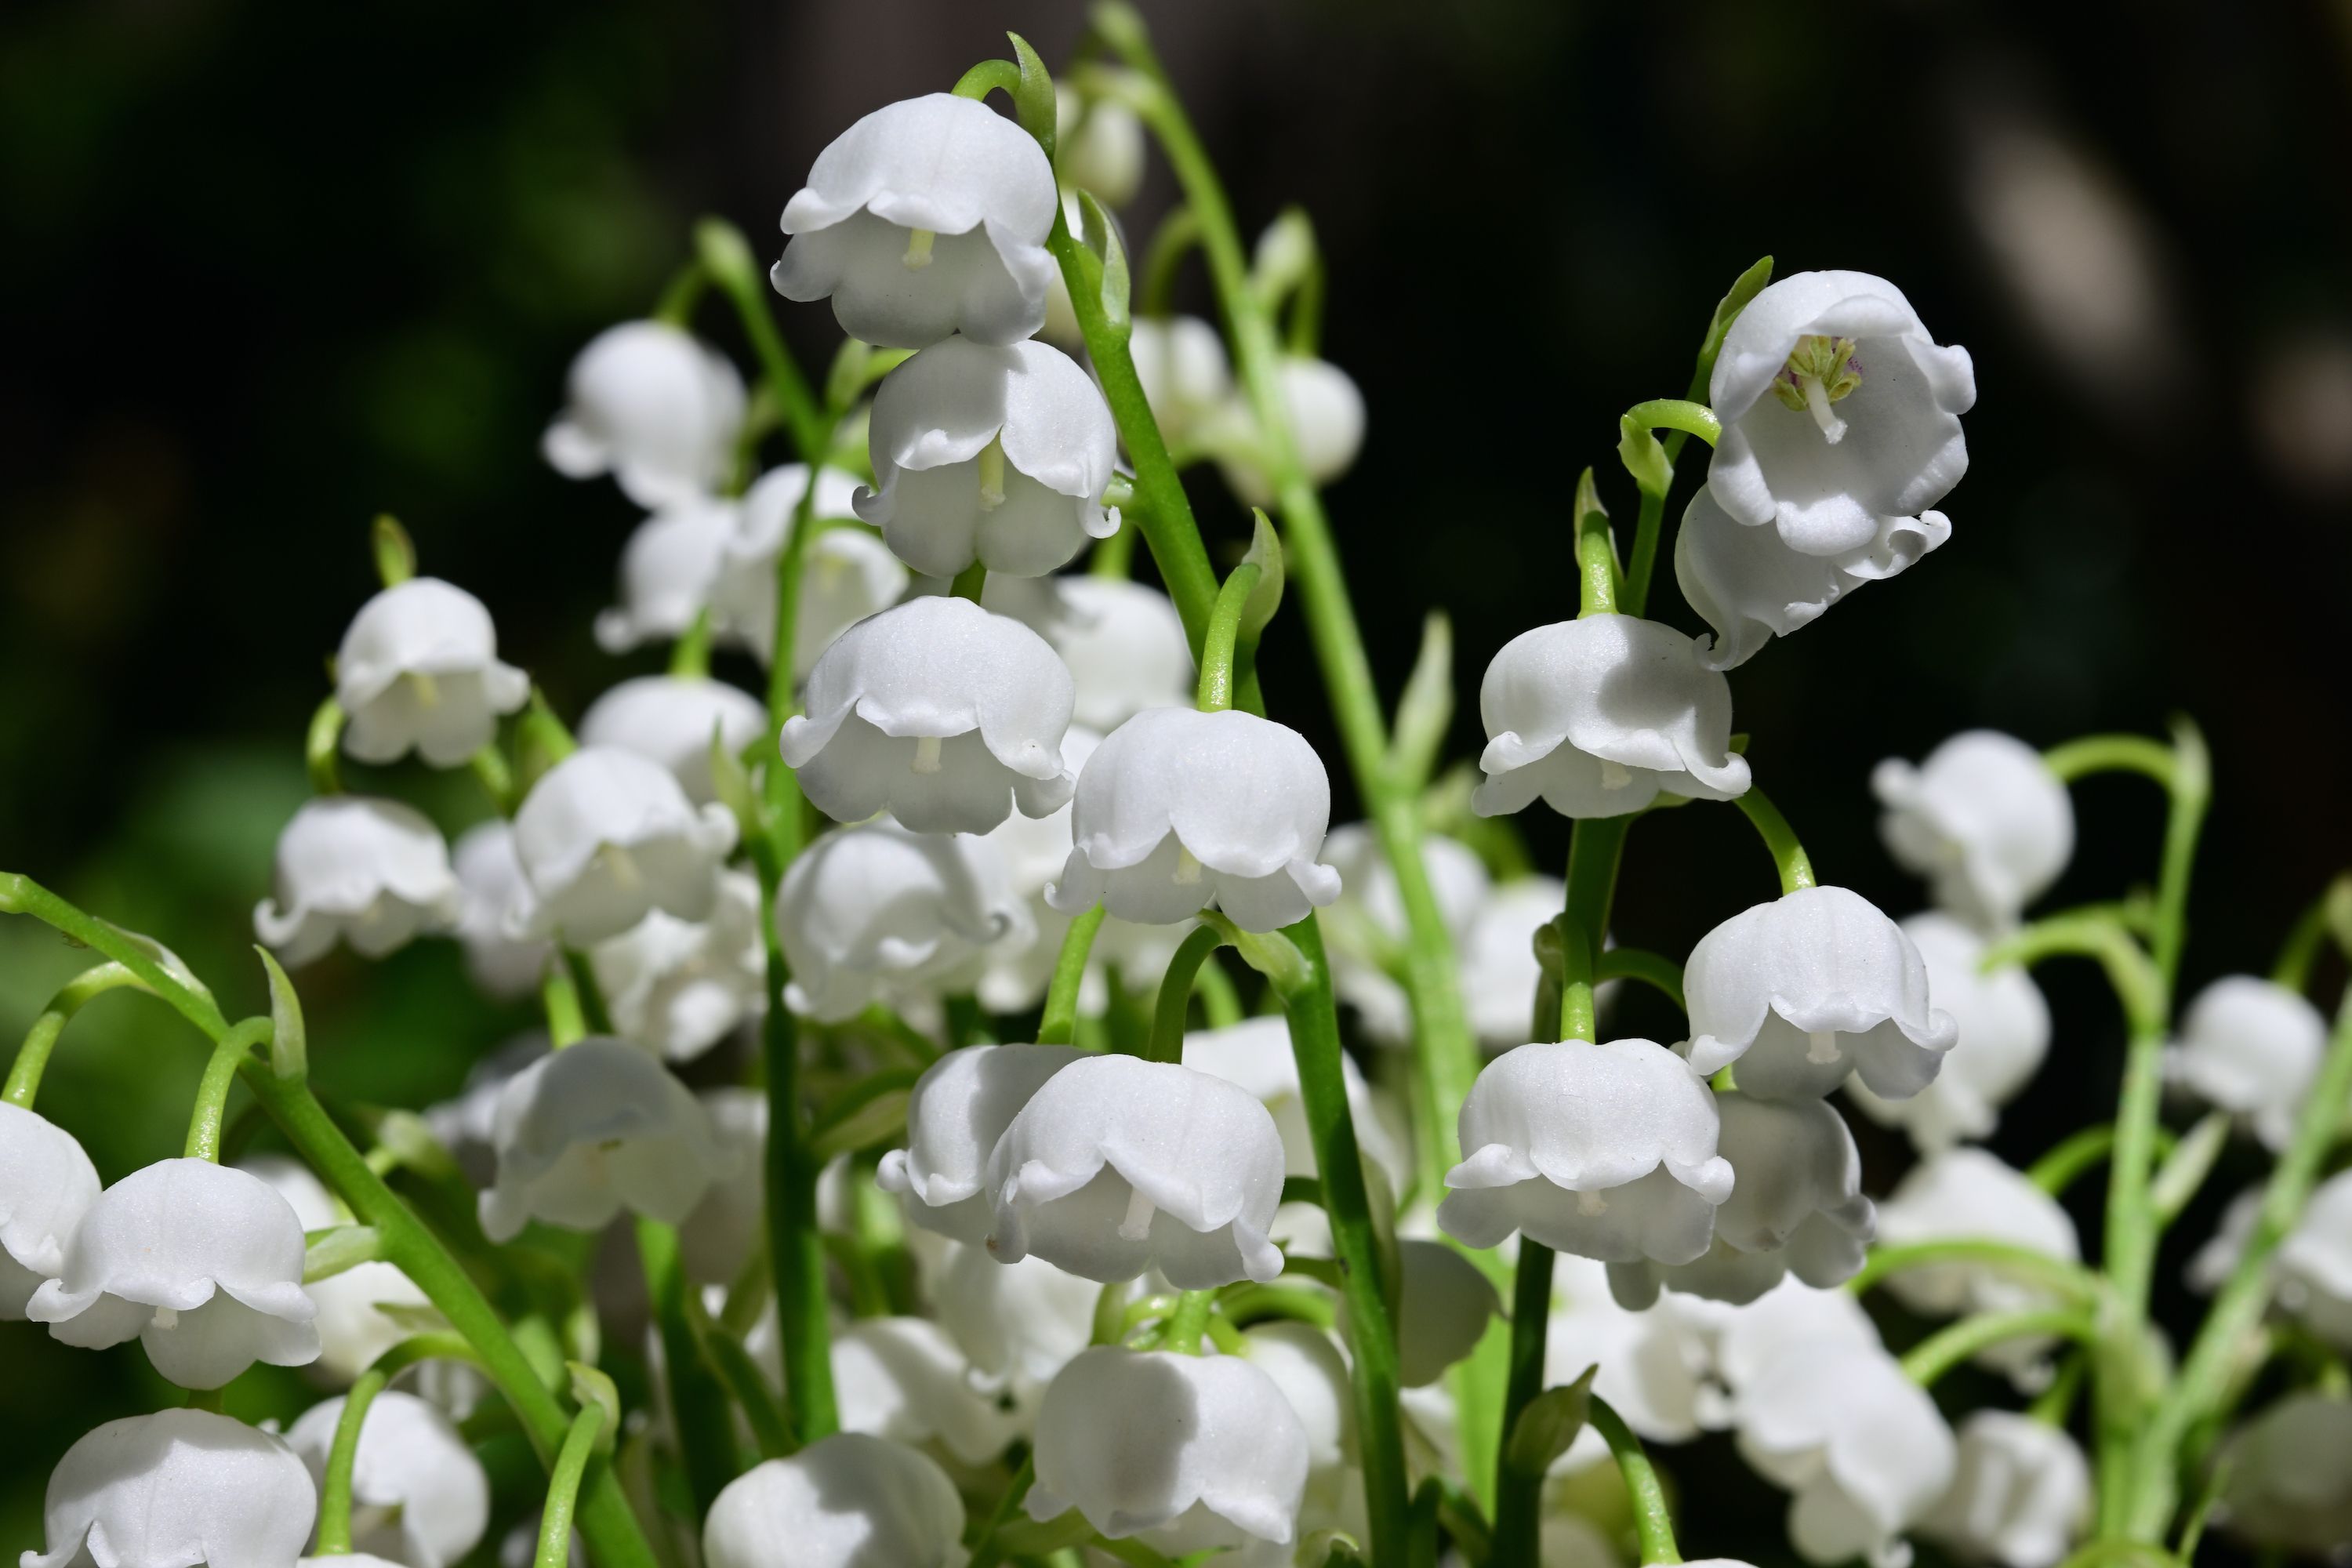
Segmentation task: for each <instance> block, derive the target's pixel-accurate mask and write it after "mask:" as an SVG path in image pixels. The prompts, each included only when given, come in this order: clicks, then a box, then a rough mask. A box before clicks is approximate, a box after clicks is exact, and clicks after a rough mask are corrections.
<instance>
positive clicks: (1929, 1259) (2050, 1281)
mask: <svg viewBox="0 0 2352 1568" xmlns="http://www.w3.org/2000/svg"><path fill="white" fill-rule="evenodd" d="M1946 1263H1971V1264H1978V1265H1980V1266H1983V1267H1986V1268H1995V1269H1998V1270H2000V1272H2002V1273H2004V1274H2011V1275H2014V1276H2016V1277H2017V1278H2018V1279H2023V1280H2026V1281H2028V1282H2030V1283H2032V1284H2034V1285H2040V1286H2045V1287H2047V1288H2049V1289H2053V1290H2055V1291H2057V1292H2058V1293H2059V1294H2060V1295H2062V1296H2064V1297H2065V1298H2066V1299H2067V1300H2070V1301H2074V1302H2076V1303H2078V1304H2083V1305H2088V1304H2089V1303H2091V1302H2094V1301H2096V1300H2098V1298H2099V1285H2098V1281H2097V1280H2096V1279H2095V1278H2094V1277H2093V1276H2092V1275H2091V1274H2089V1273H2088V1272H2086V1271H2085V1270H2084V1268H2082V1266H2081V1265H2079V1264H2074V1263H2069V1262H2067V1261H2066V1260H2065V1259H2064V1258H2053V1257H2051V1256H2050V1255H2049V1254H2048V1253H2046V1252H2036V1251H2034V1250H2033V1249H2032V1247H2020V1246H2018V1245H2017V1244H2016V1243H2015V1242H2011V1241H1987V1240H1978V1239H1976V1238H1974V1237H1958V1238H1954V1239H1951V1240H1948V1241H1915V1242H1908V1243H1906V1244H1905V1245H1903V1246H1900V1247H1873V1248H1871V1250H1870V1254H1869V1256H1868V1257H1866V1258H1864V1259H1863V1264H1862V1268H1861V1269H1860V1270H1859V1271H1858V1272H1856V1273H1855V1275H1854V1277H1853V1279H1849V1280H1847V1281H1846V1289H1849V1290H1851V1291H1853V1293H1854V1294H1855V1295H1857V1296H1859V1295H1861V1294H1862V1293H1863V1292H1864V1291H1865V1290H1868V1289H1870V1288H1871V1287H1872V1286H1874V1285H1875V1284H1877V1283H1878V1282H1879V1281H1880V1280H1882V1279H1885V1278H1886V1277H1887V1276H1888V1275H1890V1274H1899V1273H1901V1272H1902V1271H1903V1270H1905V1269H1906V1268H1932V1267H1934V1266H1936V1265H1937V1264H1946Z"/></svg>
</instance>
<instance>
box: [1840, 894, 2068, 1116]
mask: <svg viewBox="0 0 2352 1568" xmlns="http://www.w3.org/2000/svg"><path fill="white" fill-rule="evenodd" d="M1902 926H1903V934H1904V935H1905V936H1906V937H1909V938H1910V939H1911V945H1912V946H1914V947H1916V948H1917V949H1918V950H1919V957H1920V959H1921V961H1922V962H1924V963H1926V964H1927V994H1928V995H1930V996H1932V997H1934V998H1935V1001H1936V1005H1937V1006H1938V1007H1940V1008H1942V1009H1943V1010H1944V1011H1945V1012H1947V1013H1949V1014H1950V1015H1951V1016H1952V1021H1953V1023H1954V1024H1955V1025H1956V1026H1958V1030H1959V1034H1958V1038H1957V1039H1956V1040H1955V1041H1954V1042H1953V1045H1952V1048H1951V1049H1950V1050H1948V1051H1946V1052H1945V1053H1944V1065H1943V1067H1942V1068H1939V1069H1937V1073H1936V1081H1935V1082H1933V1083H1931V1084H1929V1085H1928V1086H1927V1088H1925V1089H1921V1090H1920V1091H1919V1092H1918V1093H1917V1094H1915V1095H1913V1096H1912V1097H1911V1098H1910V1099H1908V1100H1884V1099H1881V1098H1880V1097H1879V1096H1877V1095H1875V1094H1874V1093H1872V1092H1871V1090H1870V1089H1869V1087H1868V1086H1867V1085H1866V1084H1864V1083H1863V1082H1862V1081H1861V1080H1860V1079H1848V1080H1847V1082H1846V1086H1845V1092H1846V1094H1847V1095H1848V1097H1849V1098H1851V1099H1852V1100H1853V1102H1854V1104H1855V1105H1857V1106H1859V1107H1860V1108H1861V1109H1862V1110H1863V1112H1864V1114H1865V1115H1867V1116H1869V1117H1870V1118H1871V1120H1872V1121H1877V1122H1879V1123H1881V1124H1883V1125H1885V1126H1889V1127H1901V1128H1902V1129H1904V1130H1905V1131H1907V1132H1909V1133H1910V1134H1911V1142H1913V1143H1915V1144H1916V1145H1917V1146H1918V1148H1919V1152H1921V1153H1923V1154H1933V1153H1935V1152H1937V1151H1938V1150H1942V1149H1948V1148H1950V1147H1951V1146H1952V1145H1953V1144H1955V1143H1959V1142H1969V1141H1972V1140H1976V1139H1981V1138H1988V1137H1990V1136H1991V1135H1992V1131H1993V1129H1994V1128H1996V1127H1998V1126H1999V1125H2000V1108H2001V1107H2002V1106H2003V1105H2005V1104H2007V1103H2008V1102H2009V1101H2010V1100H2013V1099H2015V1098H2016V1097H2017V1094H2018V1092H2019V1091H2020V1090H2021V1089H2023V1088H2024V1087H2025V1086H2026V1084H2027V1083H2028V1082H2030V1081H2031V1080H2032V1078H2033V1075H2034V1074H2035V1073H2036V1072H2038V1071H2040V1070H2041V1068H2042V1058H2044V1057H2046V1056H2048V1055H2049V1053H2050V1005H2049V1004H2048V1003H2047V1002H2045V1001H2043V1000H2042V988H2041V987H2040V986H2039V985H2036V984H2034V983H2033V976H2032V974H2031V973H2028V971H2027V970H2026V968H2025V966H2024V965H2023V964H2020V963H2011V964H2005V965H2003V966H2002V967H2001V968H2000V969H1997V970H1994V971H1993V972H1992V973H1985V971H1984V964H1983V961H1984V955H1985V951H1986V943H1985V940H1984V939H1983V938H1982V937H1980V936H1979V935H1978V934H1977V933H1976V932H1975V931H1971V930H1969V928H1968V927H1967V926H1965V925H1963V924H1962V923H1961V922H1960V921H1957V920H1954V919H1953V918H1952V917H1951V916H1949V915H1942V914H1933V913H1930V914H1919V915H1913V916H1911V917H1910V918H1909V919H1908V920H1906V921H1903V922H1902Z"/></svg>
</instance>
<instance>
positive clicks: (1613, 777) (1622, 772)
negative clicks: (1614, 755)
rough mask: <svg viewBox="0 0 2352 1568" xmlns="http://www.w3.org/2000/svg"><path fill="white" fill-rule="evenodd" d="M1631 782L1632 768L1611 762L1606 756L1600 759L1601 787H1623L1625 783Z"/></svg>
mask: <svg viewBox="0 0 2352 1568" xmlns="http://www.w3.org/2000/svg"><path fill="white" fill-rule="evenodd" d="M1632 783H1633V769H1631V768H1629V767H1627V766H1626V765H1625V764H1624V763H1612V762H1611V761H1610V760H1609V759H1608V758H1606V757H1603V758H1601V788H1602V789H1623V788H1624V787H1625V786H1626V785H1627V784H1632Z"/></svg>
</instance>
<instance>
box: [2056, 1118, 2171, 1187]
mask: <svg viewBox="0 0 2352 1568" xmlns="http://www.w3.org/2000/svg"><path fill="white" fill-rule="evenodd" d="M2177 1142H2179V1140H2177V1139H2175V1138H2174V1137H2173V1136H2172V1134H2171V1133H2169V1132H2168V1131H2165V1130H2164V1129H2163V1128H2161V1127H2159V1128H2158V1129H2157V1131H2156V1154H2157V1157H2158V1159H2162V1158H2163V1157H2164V1156H2166V1155H2167V1154H2169V1153H2171V1152H2172V1150H2173V1147H2174V1145H2175V1144H2176V1143H2177ZM2115 1146H2116V1130H2115V1127H2114V1124H2113V1123H2110V1122H2102V1123H2100V1124H2099V1125H2098V1126H2096V1127H2085V1128H2084V1129H2082V1130H2081V1131H2078V1132H2074V1133H2071V1134H2069V1135H2068V1136H2067V1137H2065V1138H2063V1139H2061V1140H2060V1141H2059V1142H2057V1143H2055V1144H2053V1146H2052V1147H2051V1150H2050V1152H2048V1153H2046V1154H2044V1155H2042V1158H2040V1159H2039V1160H2036V1161H2034V1162H2033V1163H2032V1164H2031V1165H2028V1166H2027V1167H2026V1168H2025V1179H2026V1180H2027V1181H2030V1182H2032V1184H2034V1185H2035V1186H2037V1187H2040V1188H2041V1189H2042V1191H2043V1192H2045V1193H2048V1194H2050V1195H2051V1196H2053V1197H2056V1196H2057V1195H2058V1194H2061V1193H2063V1192H2064V1191H2065V1190H2066V1189H2067V1188H2068V1187H2071V1186H2073V1185H2074V1183H2075V1182H2076V1180H2078V1179H2079V1178H2080V1177H2081V1176H2082V1175H2083V1173H2084V1172H2086V1171H2088V1170H2089V1169H2090V1168H2091V1167H2092V1166H2094V1165H2095V1164H2097V1163H2099V1162H2100V1161H2102V1160H2104V1159H2105V1158H2106V1157H2107V1155H2108V1153H2109V1152H2111V1151H2112V1150H2113V1149H2114V1148H2115Z"/></svg>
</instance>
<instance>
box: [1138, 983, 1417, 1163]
mask: <svg viewBox="0 0 2352 1568" xmlns="http://www.w3.org/2000/svg"><path fill="white" fill-rule="evenodd" d="M1184 1065H1185V1066H1186V1067H1188V1068H1194V1069H1195V1070H1197V1071H1200V1072H1204V1073H1207V1074H1208V1075H1209V1076H1210V1077H1211V1078H1221V1079H1224V1080H1225V1081H1226V1082H1227V1083H1231V1084H1238V1085H1239V1086H1240V1087H1242V1088H1243V1089H1247V1090H1249V1092H1250V1093H1251V1094H1252V1095H1254V1096H1255V1097H1256V1099H1257V1102H1258V1103H1259V1104H1260V1105H1263V1106H1265V1109H1266V1110H1267V1112H1268V1113H1269V1114H1270V1115H1272V1116H1273V1118H1274V1127H1275V1131H1276V1132H1278V1133H1279V1134H1281V1137H1282V1168H1283V1173H1284V1174H1285V1175H1290V1176H1311V1175H1314V1174H1315V1173H1316V1169H1317V1167H1316V1163H1315V1135H1314V1133H1313V1131H1311V1130H1310V1129H1309V1128H1308V1127H1307V1101H1306V1095H1305V1091H1304V1090H1303V1089H1301V1088H1300V1086H1299V1081H1298V1058H1297V1055H1296V1054H1295V1053H1294V1052H1293V1051H1292V1050H1291V1048H1290V1023H1289V1020H1288V1019H1286V1018H1284V1017H1282V1016H1279V1015H1268V1016H1263V1017H1255V1018H1244V1019H1243V1020H1242V1021H1241V1022H1240V1023H1238V1024H1234V1025H1233V1026H1230V1027H1227V1028H1223V1029H1202V1030H1197V1031H1195V1032H1194V1033H1192V1034H1189V1035H1186V1036H1185V1037H1184ZM1339 1075H1340V1078H1341V1079H1342V1080H1343V1081H1344V1082H1345V1083H1346V1084H1347V1088H1348V1110H1349V1114H1350V1115H1352V1116H1353V1117H1354V1119H1355V1123H1356V1140H1357V1142H1358V1143H1359V1144H1360V1146H1361V1147H1362V1149H1363V1152H1364V1154H1365V1156H1366V1157H1367V1158H1368V1159H1370V1160H1371V1161H1373V1162H1374V1163H1377V1164H1379V1165H1381V1166H1382V1167H1384V1168H1385V1169H1386V1170H1387V1171H1388V1172H1389V1173H1390V1175H1391V1178H1393V1177H1396V1176H1399V1175H1401V1174H1402V1172H1403V1163H1402V1160H1401V1159H1400V1158H1399V1156H1398V1154H1397V1151H1396V1149H1395V1147H1394V1146H1393V1145H1392V1144H1391V1143H1390V1142H1389V1137H1388V1131H1387V1130H1386V1129H1385V1128H1383V1127H1381V1123H1380V1119H1379V1118H1378V1117H1377V1116H1376V1115H1375V1114H1374V1113H1373V1110H1372V1091H1371V1089H1370V1086H1369V1085H1367V1084H1366V1083H1365V1082H1364V1074H1363V1070H1362V1069H1361V1068H1358V1067H1357V1066H1356V1063H1355V1060H1354V1058H1350V1057H1346V1056H1342V1057H1341V1058H1339Z"/></svg>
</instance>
